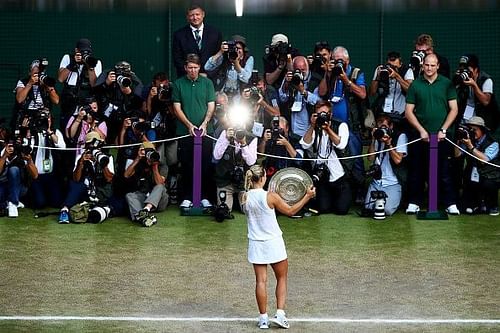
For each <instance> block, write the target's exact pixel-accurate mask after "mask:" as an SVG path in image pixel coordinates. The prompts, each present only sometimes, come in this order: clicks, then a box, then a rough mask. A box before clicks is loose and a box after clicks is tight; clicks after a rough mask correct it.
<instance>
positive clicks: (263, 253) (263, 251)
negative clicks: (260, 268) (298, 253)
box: [248, 236, 287, 264]
mask: <svg viewBox="0 0 500 333" xmlns="http://www.w3.org/2000/svg"><path fill="white" fill-rule="evenodd" d="M286 258H287V254H286V248H285V241H284V240H283V237H281V236H280V237H276V238H273V239H269V240H265V241H256V240H251V239H249V240H248V261H249V262H250V263H252V264H274V263H277V262H280V261H283V260H285V259H286Z"/></svg>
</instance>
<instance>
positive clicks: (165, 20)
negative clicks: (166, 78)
mask: <svg viewBox="0 0 500 333" xmlns="http://www.w3.org/2000/svg"><path fill="white" fill-rule="evenodd" d="M231 6H232V4H231ZM175 8H176V9H172V10H168V7H167V9H163V10H158V11H153V12H145V11H141V10H120V11H117V10H115V11H106V12H99V11H89V10H78V11H76V10H72V11H63V12H61V11H50V10H49V11H43V12H37V11H27V10H17V11H12V10H3V11H2V12H0V45H1V48H0V116H3V117H9V116H10V110H11V108H12V104H13V101H14V94H13V93H12V91H13V89H14V88H15V85H16V82H17V79H18V78H19V77H21V76H24V75H26V72H27V67H28V65H29V64H30V63H31V61H32V60H33V59H36V58H38V57H42V56H45V57H48V59H49V68H48V73H49V74H50V75H53V76H55V75H56V72H57V69H58V67H59V62H60V60H61V57H62V55H63V54H65V53H67V52H70V51H72V50H73V48H74V46H75V43H76V41H77V40H78V39H79V38H81V37H87V38H89V39H90V40H91V41H92V43H93V48H94V54H95V55H96V56H97V57H99V58H101V59H102V61H103V66H104V68H110V67H111V66H113V64H114V63H116V62H117V61H120V60H127V61H129V62H130V63H131V64H132V67H133V70H134V71H135V72H136V73H137V74H138V75H139V77H140V78H141V79H142V80H143V81H144V82H149V81H150V80H151V78H152V76H153V74H154V73H156V72H158V71H167V72H169V73H172V75H173V73H174V71H173V67H172V61H171V57H170V53H171V52H170V51H171V36H172V32H173V31H175V30H176V29H178V28H179V27H181V26H182V25H184V24H185V12H184V10H181V9H178V7H177V6H176V7H175ZM206 11H207V15H206V19H205V21H206V22H207V23H208V24H211V25H214V26H216V27H218V28H219V29H220V30H221V31H222V33H223V36H224V38H226V39H229V38H230V37H231V36H232V35H233V34H236V33H237V34H242V35H244V36H245V37H246V38H247V42H248V46H249V48H250V51H251V53H252V54H253V55H254V56H255V64H256V67H257V69H259V70H260V71H262V66H263V65H262V56H263V53H264V47H265V45H267V44H269V42H270V39H271V36H272V35H273V34H274V33H278V32H279V33H284V34H286V35H287V36H288V37H289V40H290V42H291V44H292V45H293V46H294V47H297V48H298V49H299V50H300V51H301V53H302V54H304V55H307V54H310V53H311V52H312V49H313V46H314V43H315V42H317V41H322V40H327V41H329V43H330V44H331V45H332V46H333V45H344V46H346V47H347V48H348V50H349V51H350V54H351V60H352V63H353V64H354V65H356V66H357V67H360V68H361V69H362V70H364V71H365V73H366V76H367V81H369V80H371V76H372V75H373V70H374V68H375V66H376V65H377V64H379V63H380V62H381V61H382V59H383V57H384V55H385V54H386V53H387V52H389V51H391V50H397V51H399V52H401V54H402V55H403V57H404V59H405V60H406V61H408V59H409V55H410V53H411V51H412V49H413V41H414V39H415V37H416V36H417V35H418V34H420V33H429V34H431V35H432V36H433V38H434V40H435V42H436V50H437V52H438V53H440V54H442V55H444V56H446V57H447V58H448V59H449V61H450V65H451V67H452V69H454V68H455V67H456V64H457V63H458V59H459V57H460V55H462V54H464V53H471V52H473V53H476V54H477V55H478V56H479V59H480V62H481V67H482V68H483V69H484V70H485V71H486V72H488V73H489V74H491V75H492V76H493V79H494V80H495V79H496V80H500V60H499V59H500V43H499V42H498V36H499V35H500V11H499V10H498V9H496V10H483V11H481V10H476V11H454V10H447V11H428V12H427V11H426V12H419V11H404V12H400V11H398V12H396V11H386V12H382V11H380V10H374V9H373V7H370V8H367V9H366V10H365V11H363V10H362V9H357V10H356V11H349V12H346V13H341V12H338V11H335V10H331V11H329V12H323V11H321V12H311V11H304V12H302V13H293V12H292V13H289V14H283V13H282V14H279V15H278V14H259V15H255V14H254V15H244V16H243V17H239V18H238V17H236V16H235V15H234V14H233V13H228V11H226V12H225V13H218V12H214V11H213V10H211V8H210V7H207V9H206ZM496 82H499V81H496ZM56 114H57V110H56Z"/></svg>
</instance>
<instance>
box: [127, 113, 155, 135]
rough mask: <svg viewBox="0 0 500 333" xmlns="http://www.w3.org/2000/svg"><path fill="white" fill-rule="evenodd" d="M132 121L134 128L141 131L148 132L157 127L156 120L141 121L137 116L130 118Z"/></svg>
mask: <svg viewBox="0 0 500 333" xmlns="http://www.w3.org/2000/svg"><path fill="white" fill-rule="evenodd" d="M130 122H131V123H132V128H133V129H135V130H136V131H138V132H141V133H144V132H147V131H149V130H150V129H154V128H155V127H156V124H155V123H154V122H152V121H149V120H145V121H140V120H139V118H137V117H132V118H130Z"/></svg>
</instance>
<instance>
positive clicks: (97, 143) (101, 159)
mask: <svg viewBox="0 0 500 333" xmlns="http://www.w3.org/2000/svg"><path fill="white" fill-rule="evenodd" d="M103 145H104V140H103V139H102V138H101V136H100V135H99V134H98V133H97V132H89V133H88V134H87V135H86V137H85V151H83V153H82V154H81V155H80V156H78V157H77V159H76V163H75V168H74V170H73V179H72V180H71V181H70V182H69V190H68V194H67V196H66V199H65V200H64V202H63V207H62V208H61V212H60V214H59V223H60V224H68V223H69V222H70V216H69V208H71V207H73V206H74V205H76V204H78V203H81V202H83V201H86V202H90V203H92V205H93V206H98V207H107V208H108V209H109V207H108V204H109V203H108V200H109V198H110V197H111V195H112V193H113V190H112V185H111V184H112V181H113V176H114V173H115V170H114V163H113V156H111V155H106V154H104V153H103V152H102V151H101V147H102V146H103ZM107 212H108V213H109V211H107ZM105 217H106V216H104V218H105ZM96 222H102V220H99V221H96Z"/></svg>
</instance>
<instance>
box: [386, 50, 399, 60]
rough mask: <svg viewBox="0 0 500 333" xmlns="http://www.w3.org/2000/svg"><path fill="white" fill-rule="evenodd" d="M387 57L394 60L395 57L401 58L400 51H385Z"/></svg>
mask: <svg viewBox="0 0 500 333" xmlns="http://www.w3.org/2000/svg"><path fill="white" fill-rule="evenodd" d="M387 59H389V60H396V59H401V53H399V52H397V51H391V52H389V53H387Z"/></svg>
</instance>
